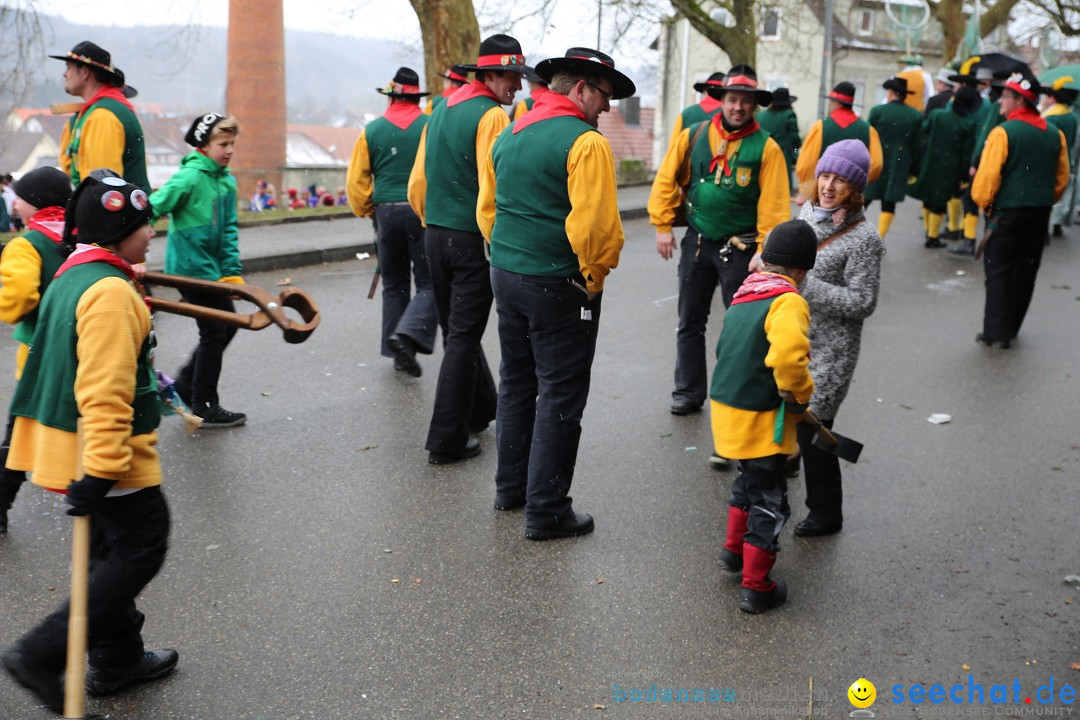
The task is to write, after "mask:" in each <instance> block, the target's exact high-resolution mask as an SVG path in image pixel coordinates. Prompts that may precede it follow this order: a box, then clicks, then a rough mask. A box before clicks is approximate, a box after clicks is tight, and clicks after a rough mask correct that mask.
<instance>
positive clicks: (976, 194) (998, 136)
mask: <svg viewBox="0 0 1080 720" xmlns="http://www.w3.org/2000/svg"><path fill="white" fill-rule="evenodd" d="M1008 157H1009V136H1008V135H1006V134H1005V128H1003V127H1001V126H1000V125H998V126H997V127H996V128H994V129H993V130H991V131H990V134H989V135H987V136H986V144H985V145H983V151H982V155H981V156H979V169H978V170H977V171H976V172H975V178H974V179H973V180H972V181H971V199H972V200H973V201H974V202H975V204H976V205H978V206H979V207H980V208H982V209H984V210H985V209H986V208H987V206H989V205H993V204H994V198H995V197H996V196H997V192H998V190H1000V189H1001V168H1003V167H1005V160H1006V159H1008Z"/></svg>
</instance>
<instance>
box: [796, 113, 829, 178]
mask: <svg viewBox="0 0 1080 720" xmlns="http://www.w3.org/2000/svg"><path fill="white" fill-rule="evenodd" d="M822 127H823V125H822V122H821V121H820V120H818V121H817V122H816V123H814V124H813V125H811V126H810V132H808V133H807V134H806V138H805V139H804V140H803V144H802V148H800V149H799V159H798V160H797V161H796V162H795V177H796V178H798V180H799V192H800V193H802V194H803V196H805V197H809V196H810V189H811V183H813V182H814V171H815V170H817V162H818V160H820V159H821V132H822Z"/></svg>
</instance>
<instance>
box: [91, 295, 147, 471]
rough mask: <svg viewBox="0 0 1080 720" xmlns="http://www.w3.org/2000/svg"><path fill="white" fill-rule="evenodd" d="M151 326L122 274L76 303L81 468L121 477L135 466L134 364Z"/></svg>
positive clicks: (144, 307)
mask: <svg viewBox="0 0 1080 720" xmlns="http://www.w3.org/2000/svg"><path fill="white" fill-rule="evenodd" d="M150 328H151V321H150V312H149V311H148V310H147V308H146V304H145V303H144V302H143V300H142V298H140V297H139V295H138V293H136V292H135V291H134V289H132V287H131V285H130V284H128V282H127V281H125V280H122V279H120V278H116V277H107V278H105V279H103V280H99V281H98V282H96V283H94V284H93V285H92V286H90V288H89V289H88V290H87V291H86V292H85V293H83V296H82V298H80V299H79V303H78V305H77V306H76V307H75V331H76V334H77V335H78V340H77V341H76V353H77V354H78V358H79V368H78V371H77V372H76V374H75V402H76V405H77V406H78V408H79V415H81V416H82V422H83V424H82V428H83V455H82V458H83V469H84V471H85V472H86V473H89V474H90V475H96V476H98V477H102V478H105V479H108V480H122V479H124V477H125V475H127V474H128V472H129V471H130V470H131V468H132V458H133V451H132V447H131V443H130V440H131V422H132V418H133V416H134V414H135V411H134V409H133V408H132V402H133V401H134V399H135V377H136V365H137V363H138V359H139V351H140V350H141V348H142V344H143V341H144V340H145V339H146V337H147V335H149V333H150Z"/></svg>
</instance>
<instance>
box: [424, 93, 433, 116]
mask: <svg viewBox="0 0 1080 720" xmlns="http://www.w3.org/2000/svg"><path fill="white" fill-rule="evenodd" d="M434 106H435V101H434V100H433V99H432V98H430V97H429V98H428V99H427V105H425V106H424V114H425V115H430V114H431V111H432V110H434V109H435V107H434Z"/></svg>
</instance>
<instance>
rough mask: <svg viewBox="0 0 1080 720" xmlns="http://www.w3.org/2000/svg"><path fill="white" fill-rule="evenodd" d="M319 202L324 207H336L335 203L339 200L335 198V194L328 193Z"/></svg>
mask: <svg viewBox="0 0 1080 720" xmlns="http://www.w3.org/2000/svg"><path fill="white" fill-rule="evenodd" d="M319 204H320V205H322V206H323V207H334V205H336V204H337V201H336V200H334V196H333V195H331V194H330V193H326V194H325V195H323V196H322V197H321V198H319Z"/></svg>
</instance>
